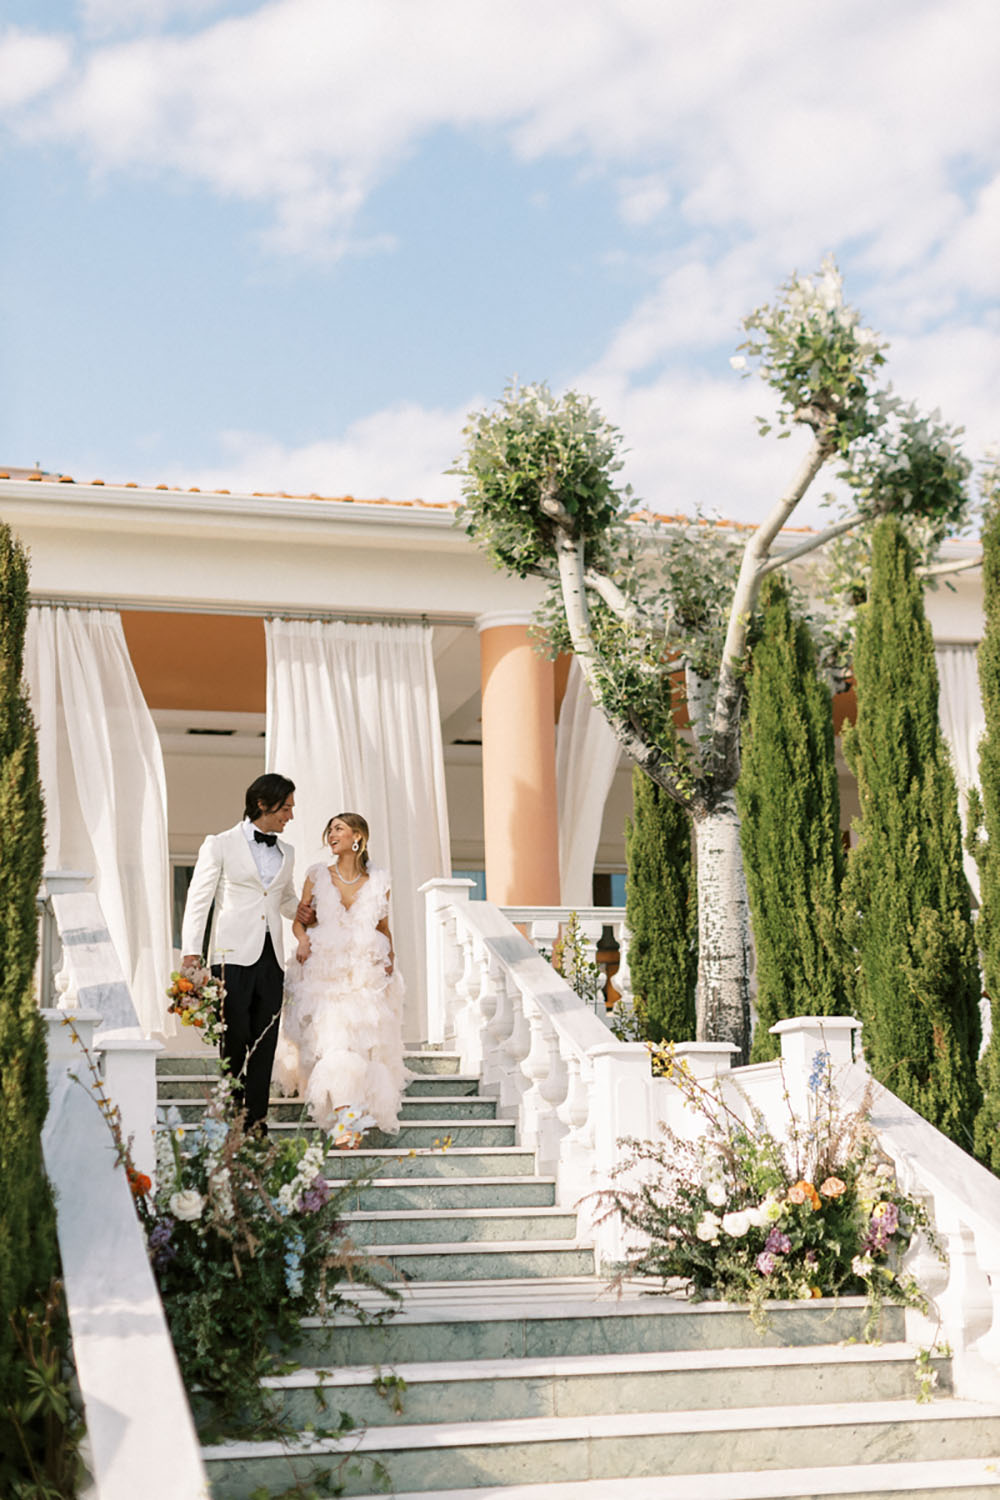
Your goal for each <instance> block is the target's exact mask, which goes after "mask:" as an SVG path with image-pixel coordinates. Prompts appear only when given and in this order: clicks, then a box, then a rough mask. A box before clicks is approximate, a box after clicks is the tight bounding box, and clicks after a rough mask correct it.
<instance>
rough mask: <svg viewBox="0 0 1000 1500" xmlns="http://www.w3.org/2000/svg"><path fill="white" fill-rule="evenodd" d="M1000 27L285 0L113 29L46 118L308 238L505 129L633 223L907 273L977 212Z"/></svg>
mask: <svg viewBox="0 0 1000 1500" xmlns="http://www.w3.org/2000/svg"><path fill="white" fill-rule="evenodd" d="M117 4H118V0H114V5H115V6H117ZM87 5H88V14H89V15H91V17H93V18H98V19H99V18H100V17H101V16H106V15H108V14H110V13H111V10H112V9H113V6H112V0H87ZM211 9H212V6H211V3H210V0H128V3H127V6H126V12H125V13H126V14H127V15H128V16H130V17H132V18H134V19H141V18H142V17H143V16H145V17H146V21H147V25H149V26H154V25H155V24H156V23H157V21H158V20H159V19H162V18H163V17H164V16H166V15H167V14H168V13H170V14H181V13H186V14H188V15H196V14H197V13H198V12H199V11H203V12H205V13H206V14H207V13H208V12H210V11H211ZM998 35H1000V13H998V11H997V9H996V6H995V4H994V3H993V0H952V3H951V4H950V5H949V6H948V7H947V9H946V10H945V11H944V12H942V7H940V5H938V4H937V3H936V0H916V3H915V0H886V3H884V4H883V5H881V6H878V7H873V6H871V5H870V3H868V0H843V3H842V4H840V5H838V6H834V7H827V8H826V9H824V10H819V9H817V8H812V9H810V10H808V11H803V8H802V6H801V5H800V4H797V3H794V0H755V3H753V4H747V5H743V6H733V5H732V4H729V3H725V0H706V3H704V4H702V5H699V6H696V7H695V6H692V7H680V6H668V5H664V4H663V3H662V0H614V3H612V0H547V3H546V4H545V5H541V6H539V5H537V4H534V3H532V0H506V3H505V4H504V5H503V6H497V5H496V4H495V3H493V0H420V4H413V3H412V0H365V3H364V4H363V5H358V4H357V3H355V0H270V3H268V4H264V5H261V6H259V7H258V8H257V9H256V10H254V11H252V12H250V13H249V14H246V15H242V16H235V17H229V18H224V19H218V20H215V21H214V23H212V24H206V25H205V26H204V27H202V28H201V29H200V30H194V31H192V32H191V33H190V34H187V35H152V36H147V37H144V38H141V39H138V40H133V41H128V42H119V43H116V44H107V45H103V46H100V45H95V46H92V47H91V48H90V49H89V52H88V53H87V54H86V55H85V57H84V58H83V60H82V61H81V63H80V66H79V68H78V70H77V72H76V74H75V76H74V79H73V82H72V84H71V85H67V84H65V83H64V85H63V87H62V88H61V90H60V93H59V95H58V97H57V98H55V99H53V100H52V101H51V104H50V106H49V107H48V108H47V109H45V110H40V111H38V112H37V113H36V115H35V116H34V118H33V119H32V120H31V121H28V122H26V124H25V128H26V129H28V130H33V131H35V132H38V133H39V134H41V135H43V136H46V137H50V138H52V137H54V138H56V139H61V140H64V141H69V142H74V143H76V144H77V145H78V146H79V147H80V148H81V149H82V150H83V151H84V152H85V153H86V155H87V156H88V157H89V159H90V160H91V162H92V163H93V164H94V165H95V166H96V167H97V168H99V169H115V168H120V167H124V166H133V167H137V168H141V169H143V170H148V169H150V168H154V169H157V170H163V171H167V172H171V173H176V174H178V175H179V176H181V177H184V178H189V179H194V180H197V181H199V182H202V183H207V184H208V185H209V186H210V187H212V188H214V189H215V190H216V191H219V192H222V193H226V194H232V195H236V196H239V197H243V198H246V199H250V200H259V201H264V202H269V203H271V204H273V206H274V211H275V214H276V218H277V221H278V226H279V236H278V238H279V240H280V242H281V243H282V245H283V246H284V248H286V249H291V250H295V249H298V250H309V249H310V247H311V246H314V245H315V241H316V238H317V236H321V235H323V234H328V235H329V237H330V239H331V241H332V242H336V241H338V239H343V237H344V235H345V234H346V233H348V232H349V231H350V229H351V226H352V223H353V221H354V218H355V216H356V213H357V210H358V208H359V206H360V205H361V204H362V203H363V202H364V201H365V199H366V198H367V196H368V195H369V193H370V192H371V190H372V188H373V187H374V186H375V185H376V184H377V183H378V182H379V181H380V180H382V179H383V178H384V177H385V175H386V174H387V173H389V172H391V171H393V170H394V169H396V167H397V166H398V164H399V162H400V161H401V160H402V159H403V158H404V157H405V155H406V154H407V153H408V152H409V151H411V150H413V149H414V148H415V147H416V146H417V144H418V143H419V142H420V140H421V139H422V138H423V137H424V136H425V135H427V134H428V133H429V132H431V131H433V130H434V129H436V128H439V127H451V128H455V129H459V130H461V129H463V128H467V127H470V126H486V127H489V128H492V129H494V130H498V131H501V132H504V133H505V134H506V135H507V137H508V139H509V141H510V143H511V145H512V147H513V148H514V149H515V150H516V151H518V152H520V153H521V154H523V155H525V156H530V157H535V158H537V157H540V156H542V155H544V154H551V153H560V154H574V155H577V156H580V157H582V158H584V160H585V161H589V162H590V163H592V164H598V165H600V166H603V167H604V168H605V169H607V170H609V171H611V172H613V173H615V174H621V179H622V180H621V183H620V194H621V205H622V213H623V215H624V216H625V218H626V220H627V222H629V223H631V224H633V225H641V224H648V223H650V222H651V221H652V220H653V219H654V218H655V217H656V216H657V215H659V214H660V213H662V211H663V208H664V207H665V205H666V204H667V203H668V202H675V203H677V204H679V205H680V209H679V212H680V213H681V214H682V216H683V220H684V222H685V223H686V225H687V226H688V228H689V229H690V230H692V231H695V230H697V229H699V228H702V229H708V230H710V231H713V232H716V233H722V232H724V233H726V234H730V235H731V234H734V233H737V232H742V233H743V234H744V235H745V236H746V237H753V236H754V235H756V234H758V233H760V232H761V230H762V227H763V226H764V225H767V226H768V243H769V245H770V246H771V247H772V249H777V248H780V247H781V241H782V239H784V240H786V241H788V242H791V243H792V244H793V245H799V244H801V243H802V242H803V241H806V242H808V243H810V244H813V243H818V244H820V245H827V244H829V243H831V242H832V241H833V240H834V239H837V240H845V239H855V240H861V241H864V240H866V239H871V240H872V242H873V243H875V244H877V258H878V259H879V261H880V262H883V261H885V262H889V261H893V262H894V266H893V268H894V269H898V268H900V267H903V266H905V265H907V264H909V263H911V262H912V261H913V260H914V259H915V258H919V257H921V256H922V255H924V254H926V253H927V251H928V249H929V247H930V246H931V244H932V243H933V242H934V241H935V240H937V239H940V237H941V235H942V232H943V231H944V230H946V229H947V227H948V226H949V225H956V226H957V225H959V224H960V222H961V220H962V216H963V213H966V212H967V210H966V209H964V207H963V205H962V203H961V202H960V200H959V199H958V198H957V197H956V196H955V195H953V194H952V193H951V191H950V190H949V187H948V180H947V179H948V167H949V164H950V163H951V162H952V161H953V160H954V159H955V158H956V157H965V158H966V160H967V161H968V162H969V163H971V164H973V165H974V164H975V163H976V162H979V163H982V162H985V161H988V160H990V159H991V158H992V157H995V153H996V149H997V146H998V145H1000V119H998V115H997V111H996V109H995V103H994V99H995V82H994V76H993V67H992V58H993V54H994V48H993V47H992V46H991V45H990V41H991V38H992V39H993V40H994V41H995V40H996V39H997V38H998ZM644 159H645V160H646V161H647V162H648V165H649V170H648V171H640V172H638V173H637V171H636V167H637V165H639V164H640V163H641V162H642V161H643V160H644Z"/></svg>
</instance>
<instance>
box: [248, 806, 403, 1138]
mask: <svg viewBox="0 0 1000 1500" xmlns="http://www.w3.org/2000/svg"><path fill="white" fill-rule="evenodd" d="M323 842H324V844H326V845H327V846H328V847H329V850H330V853H331V855H332V856H333V860H334V863H333V864H327V863H326V862H325V861H322V862H320V863H319V864H315V865H312V866H311V867H310V868H309V870H308V872H307V874H306V881H305V885H304V887H303V890H302V900H303V902H306V903H308V902H311V903H312V905H313V906H314V907H315V910H316V924H315V926H313V927H310V928H309V929H308V930H307V929H306V928H305V927H303V926H302V924H301V922H299V921H295V922H294V923H293V924H292V931H293V932H294V934H295V937H296V938H297V940H298V947H297V950H296V953H295V955H294V957H293V958H292V960H291V962H290V963H289V965H288V968H287V970H286V974H285V1004H284V1009H283V1011H282V1018H281V1036H280V1038H279V1041H278V1049H277V1057H276V1059H275V1075H276V1078H277V1081H278V1083H279V1085H280V1086H281V1087H282V1088H283V1089H284V1090H285V1091H286V1092H291V1093H294V1092H298V1093H300V1094H301V1095H302V1096H303V1097H304V1098H305V1100H306V1103H307V1105H308V1106H309V1112H310V1114H311V1115H312V1117H313V1119H314V1120H315V1121H316V1123H317V1124H318V1125H320V1126H321V1127H322V1128H323V1129H324V1130H328V1131H330V1132H332V1134H333V1136H334V1144H335V1145H337V1146H343V1147H347V1148H351V1147H355V1146H357V1145H358V1144H360V1140H361V1132H363V1131H364V1130H365V1129H366V1128H367V1127H368V1126H370V1125H373V1124H374V1125H377V1126H378V1127H379V1129H380V1130H385V1131H394V1130H398V1128H399V1119H398V1116H399V1105H400V1100H401V1098H402V1094H403V1089H404V1087H405V1084H406V1080H407V1077H408V1075H407V1072H406V1069H405V1067H404V1065H403V983H402V980H401V978H400V977H399V975H398V974H397V973H396V972H395V960H394V955H393V951H392V934H391V933H390V931H389V920H388V917H389V876H388V873H387V872H386V871H385V870H379V869H376V868H374V867H371V866H369V862H368V824H367V823H366V822H365V820H364V818H363V817H362V816H361V815H360V813H338V814H337V815H336V817H333V818H331V819H330V821H329V823H327V825H326V828H325V829H324V830H323Z"/></svg>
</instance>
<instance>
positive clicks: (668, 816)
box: [625, 766, 698, 1042]
mask: <svg viewBox="0 0 1000 1500" xmlns="http://www.w3.org/2000/svg"><path fill="white" fill-rule="evenodd" d="M625 860H626V866H627V870H628V875H627V879H626V887H625V891H626V895H625V920H626V923H627V926H628V930H629V950H628V961H629V972H630V974H631V976H632V991H633V994H634V995H635V997H636V1009H637V1011H638V1012H639V1014H640V1016H641V1017H642V1020H643V1025H644V1028H645V1031H646V1036H647V1038H648V1039H649V1040H650V1041H652V1042H687V1041H691V1040H692V1039H693V1037H694V1034H695V1009H694V992H695V984H696V982H697V979H698V945H697V930H698V903H697V894H696V888H695V873H694V859H693V857H692V853H691V825H690V822H689V819H688V816H687V814H686V812H685V811H684V809H683V808H682V807H680V806H679V805H678V804H677V803H676V802H675V801H674V800H673V798H672V797H670V796H668V795H667V793H666V792H665V791H664V790H663V788H662V787H660V786H657V785H656V783H655V782H654V781H651V780H650V778H649V777H648V776H647V775H646V774H645V772H644V771H641V770H640V769H639V767H638V766H635V767H633V770H632V817H631V818H629V819H627V821H626V824H625Z"/></svg>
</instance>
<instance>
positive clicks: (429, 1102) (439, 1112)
mask: <svg viewBox="0 0 1000 1500" xmlns="http://www.w3.org/2000/svg"><path fill="white" fill-rule="evenodd" d="M496 1113H497V1101H496V1100H495V1099H480V1098H479V1097H478V1095H471V1094H459V1095H447V1096H442V1095H434V1096H432V1097H431V1098H427V1099H419V1098H418V1099H415V1098H413V1096H412V1095H407V1096H406V1097H404V1099H403V1102H402V1104H401V1105H400V1109H399V1118H400V1119H401V1120H441V1119H447V1120H495V1119H496Z"/></svg>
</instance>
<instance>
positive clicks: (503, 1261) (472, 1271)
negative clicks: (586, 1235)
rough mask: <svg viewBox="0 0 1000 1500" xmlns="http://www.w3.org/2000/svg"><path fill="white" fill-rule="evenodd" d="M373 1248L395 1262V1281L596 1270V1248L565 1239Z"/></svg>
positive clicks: (492, 1278)
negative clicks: (594, 1250)
mask: <svg viewBox="0 0 1000 1500" xmlns="http://www.w3.org/2000/svg"><path fill="white" fill-rule="evenodd" d="M369 1248H370V1250H371V1253H372V1254H378V1257H379V1259H380V1260H382V1261H385V1262H386V1263H387V1264H388V1265H389V1266H390V1267H391V1273H390V1279H392V1280H394V1281H436V1282H441V1281H504V1280H509V1279H511V1278H518V1279H520V1278H525V1277H531V1278H534V1277H549V1276H593V1275H594V1273H595V1266H594V1252H593V1250H591V1249H589V1248H587V1247H585V1246H581V1245H575V1244H573V1242H572V1241H566V1240H534V1241H524V1242H522V1241H520V1240H496V1241H492V1242H490V1243H487V1244H483V1243H477V1242H475V1241H468V1242H464V1243H461V1242H460V1243H458V1244H449V1243H434V1244H421V1243H419V1242H417V1243H412V1242H411V1243H403V1244H394V1245H385V1246H381V1245H376V1246H370V1247H369Z"/></svg>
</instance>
